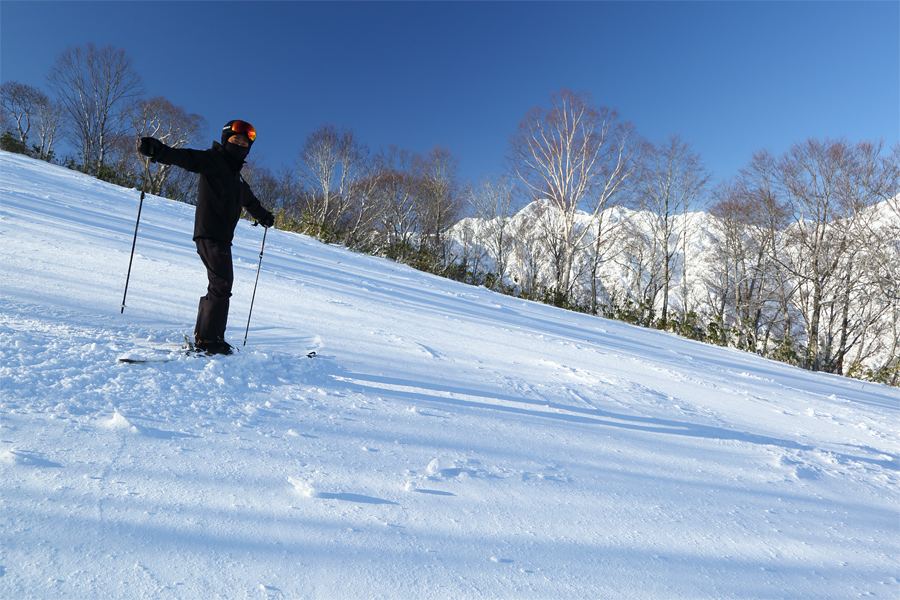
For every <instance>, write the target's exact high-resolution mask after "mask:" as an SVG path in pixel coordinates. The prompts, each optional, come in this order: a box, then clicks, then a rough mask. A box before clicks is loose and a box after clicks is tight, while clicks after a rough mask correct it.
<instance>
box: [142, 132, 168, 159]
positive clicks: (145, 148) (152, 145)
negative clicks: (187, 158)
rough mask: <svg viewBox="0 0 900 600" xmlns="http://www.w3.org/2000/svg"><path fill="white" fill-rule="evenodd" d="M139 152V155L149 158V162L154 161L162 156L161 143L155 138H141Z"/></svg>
mask: <svg viewBox="0 0 900 600" xmlns="http://www.w3.org/2000/svg"><path fill="white" fill-rule="evenodd" d="M139 150H140V153H141V154H143V155H144V156H148V157H150V160H154V159H156V158H159V155H160V154H162V150H163V143H162V142H161V141H159V140H158V139H156V138H152V137H142V138H141V147H140V148H139Z"/></svg>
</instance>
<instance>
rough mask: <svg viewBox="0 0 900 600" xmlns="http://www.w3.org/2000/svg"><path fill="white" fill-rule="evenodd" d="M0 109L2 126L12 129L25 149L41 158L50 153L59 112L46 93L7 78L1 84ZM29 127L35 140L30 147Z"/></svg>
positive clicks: (54, 138)
mask: <svg viewBox="0 0 900 600" xmlns="http://www.w3.org/2000/svg"><path fill="white" fill-rule="evenodd" d="M0 109H2V119H3V124H4V128H8V129H9V130H14V131H15V133H16V137H17V138H18V142H19V144H21V148H22V150H23V151H24V152H26V153H30V152H31V151H32V150H33V151H34V152H35V153H36V154H37V156H38V157H39V158H43V159H46V158H48V157H49V156H51V155H52V152H53V143H54V142H55V141H56V131H57V127H58V125H59V115H60V111H59V107H58V106H57V105H56V103H54V102H53V101H52V100H51V99H50V98H49V97H48V96H47V94H45V93H44V92H42V91H41V90H39V89H37V88H35V87H32V86H30V85H26V84H24V83H19V82H16V81H7V82H5V83H4V84H3V85H2V86H0ZM32 128H34V129H35V133H36V137H37V142H38V143H37V144H32V146H33V148H29V144H31V143H32V140H31V139H30V137H29V136H30V135H31V133H32Z"/></svg>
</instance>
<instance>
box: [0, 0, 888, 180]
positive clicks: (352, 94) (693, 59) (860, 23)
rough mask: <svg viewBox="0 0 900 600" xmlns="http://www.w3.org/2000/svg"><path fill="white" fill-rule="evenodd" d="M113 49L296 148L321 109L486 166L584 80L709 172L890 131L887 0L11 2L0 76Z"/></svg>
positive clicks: (293, 152)
mask: <svg viewBox="0 0 900 600" xmlns="http://www.w3.org/2000/svg"><path fill="white" fill-rule="evenodd" d="M87 42H94V43H95V44H97V45H100V46H104V45H107V44H112V45H114V46H117V47H120V48H123V49H125V51H126V52H127V53H128V55H129V56H130V57H131V58H132V60H133V62H134V66H135V68H136V70H137V72H138V73H139V74H140V75H141V77H142V78H143V83H144V87H145V88H146V92H147V95H148V96H164V97H165V98H167V99H168V100H169V101H171V102H173V103H174V104H177V105H179V106H182V107H183V108H184V109H185V110H187V111H188V112H193V113H197V114H200V115H202V116H203V117H204V118H206V119H207V121H208V122H209V124H210V134H209V137H210V141H211V140H213V139H218V133H217V132H218V131H219V130H220V128H221V126H222V124H224V123H225V122H226V121H228V120H230V119H234V118H239V119H244V120H247V121H250V122H251V123H253V124H254V125H255V126H256V128H257V130H258V132H259V138H258V140H257V143H256V144H255V145H254V148H253V154H254V156H256V157H257V158H262V159H263V160H264V162H265V163H266V164H268V165H269V166H271V167H273V168H278V167H280V166H281V165H289V164H291V163H293V162H294V161H295V160H296V157H297V152H298V150H299V148H300V145H301V143H302V141H303V139H304V138H305V136H306V135H307V134H308V133H309V132H310V131H311V130H313V129H315V128H316V127H317V126H319V125H321V124H323V123H334V124H336V125H345V126H347V127H350V128H352V129H353V130H354V132H355V133H356V134H357V136H358V137H359V138H360V139H361V140H362V141H363V142H365V143H366V144H367V145H368V146H369V147H370V148H371V149H372V150H373V151H375V150H377V149H378V148H380V147H383V146H387V145H389V144H396V145H398V146H400V147H401V148H406V149H409V150H413V151H418V152H427V151H428V150H429V149H430V148H432V147H433V146H435V145H441V146H445V147H447V148H449V149H450V150H451V152H453V154H454V155H455V156H456V157H457V158H459V160H460V168H461V175H462V176H463V178H465V179H468V180H475V179H478V178H479V177H481V176H482V175H484V174H486V173H488V172H501V171H502V169H503V161H504V156H505V154H506V150H507V147H508V141H509V136H510V135H511V134H512V133H514V131H515V129H516V126H517V125H518V123H519V121H520V120H521V119H522V118H523V117H524V115H525V113H526V112H527V111H528V110H529V109H530V108H532V107H534V106H536V105H546V104H547V103H548V101H549V98H550V94H551V93H553V92H556V91H559V90H560V89H561V88H563V87H566V88H569V89H572V90H578V91H580V90H587V91H589V92H590V93H591V94H592V95H593V97H594V100H595V101H596V102H597V104H600V105H605V106H609V107H612V108H615V109H616V110H618V111H619V113H620V114H621V115H622V116H623V117H624V118H625V119H628V120H631V121H632V122H633V123H634V124H635V126H636V128H637V130H638V132H639V133H641V134H642V135H644V136H645V137H647V138H649V139H650V140H653V141H660V140H662V139H664V138H666V137H668V136H669V135H670V134H672V133H679V134H681V135H682V136H683V138H684V139H685V140H687V141H689V142H691V143H692V144H693V146H694V149H695V150H696V151H698V152H699V153H701V155H702V156H703V159H704V161H705V163H706V165H707V166H708V168H709V169H710V170H711V171H712V173H713V175H714V178H715V179H720V178H723V177H727V176H729V175H733V174H735V173H736V172H737V170H738V169H740V168H741V167H743V166H745V165H746V164H747V162H748V160H749V159H750V156H751V154H752V153H753V152H754V151H756V150H759V149H762V148H768V149H771V150H772V151H774V152H776V153H781V152H783V151H785V150H787V149H788V147H789V146H790V145H791V144H792V143H794V142H797V141H801V140H804V139H806V138H807V137H817V138H824V137H842V136H843V137H847V138H848V139H850V140H851V141H857V140H860V139H880V138H883V139H884V140H885V141H886V142H887V144H888V145H892V144H895V143H897V142H898V140H900V2H893V1H885V2H797V3H795V2H663V3H656V2H577V3H551V2H434V3H424V2H422V3H420V2H400V3H392V2H364V3H356V2H178V1H172V2H18V1H9V0H4V1H3V2H2V4H0V80H2V81H10V80H13V81H19V82H22V83H27V84H30V85H34V86H37V87H40V88H42V89H45V90H47V89H48V87H47V84H46V75H47V73H48V72H49V70H50V67H51V65H52V64H53V62H54V60H55V58H56V57H57V56H58V55H59V54H60V53H61V52H62V51H63V50H64V49H65V48H66V47H67V46H69V45H84V44H86V43H87Z"/></svg>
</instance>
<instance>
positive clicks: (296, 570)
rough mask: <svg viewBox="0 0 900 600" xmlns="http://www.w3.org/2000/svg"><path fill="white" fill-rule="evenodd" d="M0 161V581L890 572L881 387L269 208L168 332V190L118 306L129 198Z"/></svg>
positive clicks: (624, 594)
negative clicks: (218, 294) (221, 292)
mask: <svg viewBox="0 0 900 600" xmlns="http://www.w3.org/2000/svg"><path fill="white" fill-rule="evenodd" d="M0 174H2V177H0V236H2V247H0V265H2V267H0V268H2V270H3V273H2V276H3V281H4V284H3V286H2V294H0V390H2V394H0V597H3V598H7V597H8V598H54V597H66V598H97V597H128V598H216V597H222V598H338V599H341V598H417V599H418V598H454V599H456V598H491V599H494V598H511V599H512V598H515V599H519V598H641V599H646V598H660V599H669V598H835V599H843V598H853V597H875V598H896V597H898V595H900V582H898V573H900V568H898V567H900V564H898V559H897V557H898V556H900V543H898V540H900V535H898V533H900V527H898V523H900V520H898V493H897V489H898V488H897V484H898V480H900V477H898V454H900V445H898V437H900V435H898V405H900V394H898V392H897V390H896V389H890V388H886V387H884V386H879V385H873V384H866V383H862V382H858V381H851V380H846V379H842V378H837V377H832V376H828V375H822V374H814V373H807V372H803V371H799V370H797V369H792V368H790V367H787V366H785V365H781V364H778V363H773V362H770V361H765V360H762V359H759V358H758V357H754V356H750V355H747V354H743V353H740V352H737V351H732V350H723V349H721V348H713V347H710V346H705V345H702V344H697V343H694V342H689V341H686V340H681V339H678V338H676V337H674V336H671V335H668V334H665V333H662V332H655V331H647V330H641V329H636V328H633V327H629V326H627V325H624V324H621V323H615V322H611V321H607V320H603V319H596V318H592V317H588V316H585V315H576V314H572V313H565V312H562V311H558V310H555V309H553V308H550V307H546V306H540V305H536V304H533V303H530V302H524V301H521V300H517V299H515V298H508V297H503V296H498V295H495V294H492V293H490V292H488V291H487V290H483V289H478V288H472V287H467V286H463V285H459V284H456V283H452V282H449V281H444V280H440V279H437V278H434V277H430V276H427V275H423V274H420V273H417V272H415V271H413V270H411V269H408V268H406V267H403V266H400V265H396V264H394V263H391V262H389V261H386V260H382V259H376V258H372V257H366V256H361V255H356V254H353V253H349V252H347V251H345V250H342V249H340V248H335V247H330V246H326V245H323V244H320V243H318V242H315V241H313V240H310V239H309V238H305V237H302V236H296V235H292V234H287V233H283V232H278V231H274V230H273V231H271V232H269V238H268V241H267V246H266V254H265V257H264V259H263V265H262V270H261V276H260V283H259V292H258V295H257V299H256V304H255V305H254V320H253V323H252V324H251V328H250V333H249V341H248V344H247V346H246V347H242V348H241V350H242V351H241V352H240V353H238V354H236V355H233V356H227V357H222V356H217V357H209V358H196V357H187V356H183V355H180V354H178V352H177V349H178V348H179V347H180V346H181V343H182V336H183V334H184V333H186V332H188V330H189V328H190V326H191V324H192V323H193V317H194V311H195V307H196V301H197V297H198V296H199V295H200V294H201V293H202V292H203V288H204V287H205V281H204V274H203V271H202V267H201V266H200V262H199V259H198V258H197V257H196V255H195V253H194V251H193V246H192V244H191V243H190V231H191V218H192V211H193V209H192V207H189V206H186V205H183V204H177V203H172V202H168V201H164V200H160V199H156V198H152V197H148V198H147V200H146V201H145V206H144V214H143V215H142V221H141V226H140V230H139V238H138V244H137V249H136V256H135V263H134V270H133V273H132V281H131V284H130V288H129V298H128V301H127V303H126V310H125V314H124V315H122V314H119V304H120V302H121V294H122V289H121V286H122V285H123V283H124V273H125V268H126V267H127V261H128V251H129V250H130V242H131V235H132V233H133V227H134V222H133V218H134V216H135V214H136V205H137V193H136V192H134V191H129V190H122V189H121V188H116V187H113V186H109V185H107V184H104V183H101V182H97V181H94V180H91V179H89V178H86V177H84V176H81V175H79V174H77V173H73V172H70V171H66V170H64V169H61V168H58V167H53V166H50V165H46V164H43V163H37V162H34V161H30V160H28V159H25V158H22V157H18V156H14V155H10V154H7V153H2V152H0ZM129 221H130V222H129ZM259 232H260V230H259V229H254V228H252V227H249V226H248V224H246V223H241V225H240V226H239V229H238V232H237V236H236V240H235V248H234V254H235V270H236V284H235V291H234V294H235V295H234V298H233V299H232V300H233V301H232V310H231V315H232V316H231V324H230V329H229V335H230V339H231V341H232V343H235V342H237V341H238V339H239V338H241V337H242V336H243V330H244V325H245V324H246V321H244V323H241V317H242V316H243V315H246V314H247V311H248V308H249V297H250V292H251V289H252V283H253V275H254V273H255V269H256V264H257V263H256V260H257V256H258V252H259V246H258V243H259V237H260V235H259ZM238 343H239V342H238ZM310 350H315V351H316V352H317V356H316V357H315V358H312V359H309V358H304V355H305V354H306V353H307V352H308V351H310ZM129 354H133V355H153V356H167V357H168V356H171V357H172V358H173V360H171V361H169V362H165V363H150V364H122V363H117V362H116V359H117V358H118V357H120V356H123V355H129Z"/></svg>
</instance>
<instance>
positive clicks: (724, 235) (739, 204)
mask: <svg viewBox="0 0 900 600" xmlns="http://www.w3.org/2000/svg"><path fill="white" fill-rule="evenodd" d="M775 176H776V174H775V158H774V157H773V156H772V154H771V153H769V152H767V151H761V152H757V153H755V154H754V155H753V158H752V159H751V162H750V165H749V166H748V167H746V168H745V169H742V170H741V172H740V174H739V175H738V177H737V178H736V179H735V180H734V181H731V182H727V183H725V184H723V185H722V186H720V188H719V190H718V191H717V196H718V198H719V201H718V202H717V203H716V204H715V205H714V206H713V207H712V210H711V214H712V215H713V216H714V217H716V218H717V223H718V228H717V232H716V234H717V243H718V245H717V256H718V258H719V260H718V263H717V264H714V265H713V269H712V272H711V273H710V274H709V277H708V278H707V282H708V285H710V287H713V288H714V287H715V286H716V284H715V283H713V282H714V281H715V282H718V283H719V287H718V289H717V290H716V297H717V304H718V306H717V309H716V310H715V314H716V315H717V317H718V318H719V320H720V321H721V322H722V323H723V324H724V325H725V326H726V327H729V328H732V329H734V330H735V331H736V333H737V340H736V345H737V347H738V348H741V349H744V350H751V351H754V352H760V353H762V352H764V351H765V350H766V347H767V345H768V336H769V334H770V332H771V326H772V325H773V323H772V322H773V321H774V320H775V319H777V318H778V317H779V315H780V314H781V311H780V310H778V307H780V306H781V305H782V304H781V303H779V302H778V298H780V297H782V296H783V292H784V290H782V289H781V287H780V286H779V285H777V283H778V281H779V278H778V277H777V263H775V261H774V260H773V252H772V245H773V243H774V241H775V239H776V236H777V235H778V234H779V233H780V232H781V231H783V230H784V228H785V227H787V225H788V215H789V213H788V210H787V207H786V206H785V205H784V204H783V202H782V201H781V197H780V196H779V194H778V191H777V188H776V186H777V181H776V178H775ZM774 256H777V254H775V255H774Z"/></svg>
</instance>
